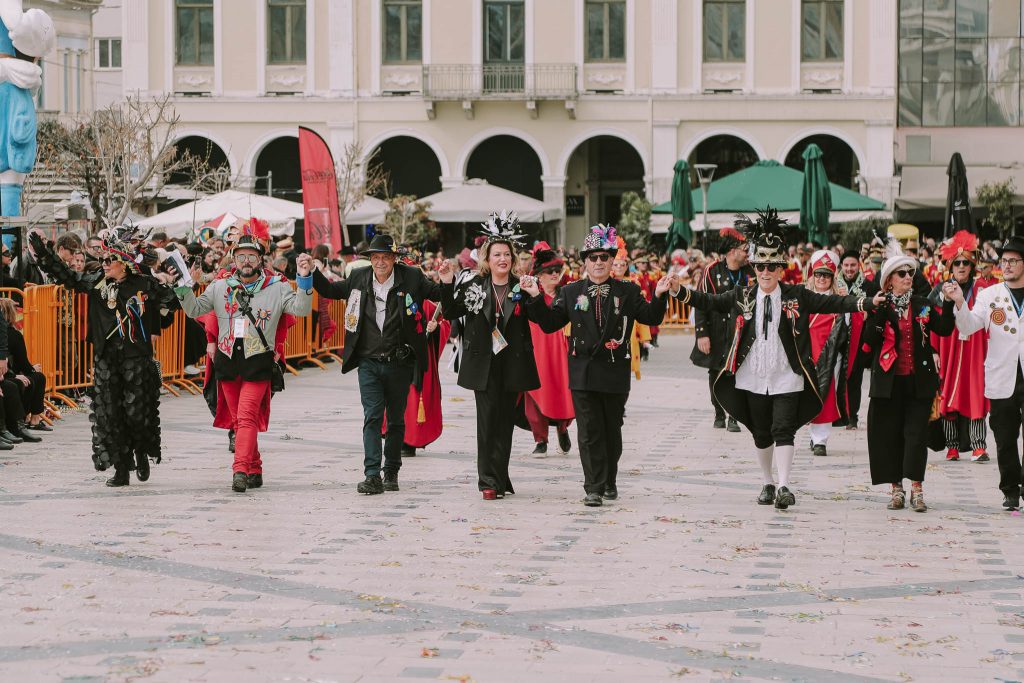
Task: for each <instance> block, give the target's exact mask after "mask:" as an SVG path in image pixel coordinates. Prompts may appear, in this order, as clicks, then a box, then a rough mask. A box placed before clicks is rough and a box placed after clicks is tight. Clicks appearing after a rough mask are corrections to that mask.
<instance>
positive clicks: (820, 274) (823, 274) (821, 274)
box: [814, 273, 833, 280]
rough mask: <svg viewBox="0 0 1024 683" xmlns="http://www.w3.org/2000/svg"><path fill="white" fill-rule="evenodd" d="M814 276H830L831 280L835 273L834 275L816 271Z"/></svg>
mask: <svg viewBox="0 0 1024 683" xmlns="http://www.w3.org/2000/svg"><path fill="white" fill-rule="evenodd" d="M814 277H823V278H828V279H829V280H831V279H832V278H833V275H832V273H815V274H814Z"/></svg>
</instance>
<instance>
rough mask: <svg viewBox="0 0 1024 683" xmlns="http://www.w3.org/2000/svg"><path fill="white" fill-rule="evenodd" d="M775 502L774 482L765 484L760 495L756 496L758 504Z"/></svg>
mask: <svg viewBox="0 0 1024 683" xmlns="http://www.w3.org/2000/svg"><path fill="white" fill-rule="evenodd" d="M774 502H775V484H765V485H764V488H762V489H761V495H759V496H758V497H757V504H758V505H771V504H772V503H774Z"/></svg>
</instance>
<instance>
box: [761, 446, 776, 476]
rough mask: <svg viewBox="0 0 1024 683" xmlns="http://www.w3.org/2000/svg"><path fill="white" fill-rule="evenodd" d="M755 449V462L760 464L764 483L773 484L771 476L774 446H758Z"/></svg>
mask: <svg viewBox="0 0 1024 683" xmlns="http://www.w3.org/2000/svg"><path fill="white" fill-rule="evenodd" d="M756 450H757V462H758V464H759V465H761V474H762V475H763V476H764V483H765V484H774V483H775V479H774V477H772V453H773V452H774V451H775V446H769V447H768V448H758V449H756Z"/></svg>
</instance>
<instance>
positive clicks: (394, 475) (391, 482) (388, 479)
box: [382, 470, 398, 491]
mask: <svg viewBox="0 0 1024 683" xmlns="http://www.w3.org/2000/svg"><path fill="white" fill-rule="evenodd" d="M382 486H383V487H384V490H385V491H397V490H398V472H392V471H391V470H384V482H383V484H382Z"/></svg>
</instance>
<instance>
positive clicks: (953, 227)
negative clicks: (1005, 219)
mask: <svg viewBox="0 0 1024 683" xmlns="http://www.w3.org/2000/svg"><path fill="white" fill-rule="evenodd" d="M946 175H948V176H949V186H948V187H947V189H946V222H945V227H944V228H943V237H949V236H951V235H952V234H953V233H955V232H957V231H959V230H966V231H968V232H974V216H973V215H972V214H971V192H970V189H968V187H967V168H966V167H965V166H964V159H963V157H961V156H960V152H954V153H953V156H952V157H951V158H950V160H949V168H947V169H946Z"/></svg>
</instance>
